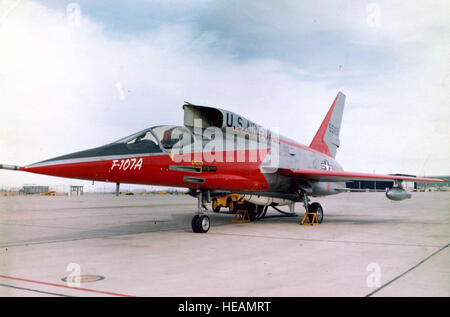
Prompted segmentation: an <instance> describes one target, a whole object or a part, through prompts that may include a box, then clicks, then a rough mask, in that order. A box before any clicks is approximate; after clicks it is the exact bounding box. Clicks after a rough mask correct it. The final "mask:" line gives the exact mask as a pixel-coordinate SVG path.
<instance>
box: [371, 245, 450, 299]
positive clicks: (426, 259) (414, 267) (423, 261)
mask: <svg viewBox="0 0 450 317" xmlns="http://www.w3.org/2000/svg"><path fill="white" fill-rule="evenodd" d="M449 245H450V244H447V245H445V246H443V247H441V248H440V249H439V250H437V251H435V252H433V253H432V254H431V255H429V256H427V257H426V258H425V259H423V260H422V261H420V262H419V263H417V264H416V265H414V266H413V267H411V268H409V269H408V270H406V271H405V272H403V273H402V274H400V275H397V276H396V277H394V278H393V279H392V280H390V281H389V282H387V283H385V284H383V285H381V286H380V287H378V288H377V289H376V290H374V291H373V292H371V293H369V294H367V295H366V296H365V297H370V296H372V295H374V294H376V293H377V292H379V291H380V290H382V289H383V288H385V287H386V286H388V285H390V284H392V283H394V282H395V281H397V280H398V279H399V278H401V277H403V276H405V275H406V274H408V273H409V272H411V271H412V270H414V269H416V268H418V267H419V266H420V265H422V264H423V263H425V262H426V261H428V260H429V259H431V258H432V257H434V256H435V255H436V254H438V253H439V252H441V251H442V250H444V249H446V248H447V247H448V246H449Z"/></svg>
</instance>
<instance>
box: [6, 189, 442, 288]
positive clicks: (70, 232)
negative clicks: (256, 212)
mask: <svg viewBox="0 0 450 317" xmlns="http://www.w3.org/2000/svg"><path fill="white" fill-rule="evenodd" d="M313 201H318V202H320V203H321V204H322V206H323V208H324V214H325V217H324V222H323V223H322V224H321V225H319V226H314V227H312V226H301V225H299V220H300V216H301V215H303V212H304V209H303V206H302V205H301V204H297V205H296V212H297V213H298V214H299V217H278V215H280V214H278V213H277V212H275V211H271V212H269V213H268V216H269V217H268V218H265V219H263V220H259V221H255V222H253V223H240V224H236V223H231V218H232V215H230V214H228V213H227V212H226V211H223V212H221V213H219V214H216V213H212V212H209V213H208V214H209V216H210V218H211V222H212V226H211V229H210V231H209V232H208V233H206V234H195V233H192V231H191V219H192V217H193V215H194V213H195V210H196V200H195V199H193V198H191V197H189V196H181V195H179V196H172V195H147V196H143V195H134V196H120V197H115V196H111V195H85V196H81V197H67V196H54V197H45V196H16V197H14V196H7V197H3V196H1V197H0V296H450V250H449V249H450V248H448V245H449V242H450V225H449V220H450V193H447V192H429V193H413V197H412V199H409V200H406V201H402V202H392V201H389V200H387V199H386V198H385V197H384V193H344V194H340V195H336V196H332V197H326V198H318V199H313ZM284 209H285V210H286V211H287V208H284ZM78 269H79V272H78V271H77V270H78ZM78 273H81V275H97V276H100V278H101V279H99V280H97V281H94V278H93V281H91V280H90V279H89V280H85V281H84V282H82V283H80V284H79V285H75V286H73V285H70V284H68V283H67V282H66V281H63V280H62V279H63V278H65V277H68V276H69V277H70V276H73V275H74V274H75V275H76V274H78Z"/></svg>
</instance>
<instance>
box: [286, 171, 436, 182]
mask: <svg viewBox="0 0 450 317" xmlns="http://www.w3.org/2000/svg"><path fill="white" fill-rule="evenodd" d="M277 174H280V175H285V176H292V177H295V178H303V179H310V180H315V181H324V182H345V181H352V180H369V181H370V180H372V181H373V180H379V181H394V180H399V181H411V182H431V183H442V182H444V180H442V179H437V178H419V177H413V176H404V175H395V174H393V175H390V174H370V173H356V172H344V171H329V170H328V171H327V170H322V169H299V170H294V171H293V170H290V169H278V171H277Z"/></svg>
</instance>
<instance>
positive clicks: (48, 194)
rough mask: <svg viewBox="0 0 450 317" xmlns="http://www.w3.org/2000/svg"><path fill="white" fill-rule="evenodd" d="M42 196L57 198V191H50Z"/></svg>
mask: <svg viewBox="0 0 450 317" xmlns="http://www.w3.org/2000/svg"><path fill="white" fill-rule="evenodd" d="M40 195H41V196H55V195H56V191H55V190H49V191H48V192H46V193H41V194H40Z"/></svg>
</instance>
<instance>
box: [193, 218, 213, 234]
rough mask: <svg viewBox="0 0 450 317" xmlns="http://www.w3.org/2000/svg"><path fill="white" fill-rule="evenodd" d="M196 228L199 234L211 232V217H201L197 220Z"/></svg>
mask: <svg viewBox="0 0 450 317" xmlns="http://www.w3.org/2000/svg"><path fill="white" fill-rule="evenodd" d="M195 223H196V227H197V231H195V232H197V233H206V232H208V230H209V227H210V226H211V222H210V220H209V217H208V216H207V215H200V216H199V217H198V218H197V221H196V222H195Z"/></svg>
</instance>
